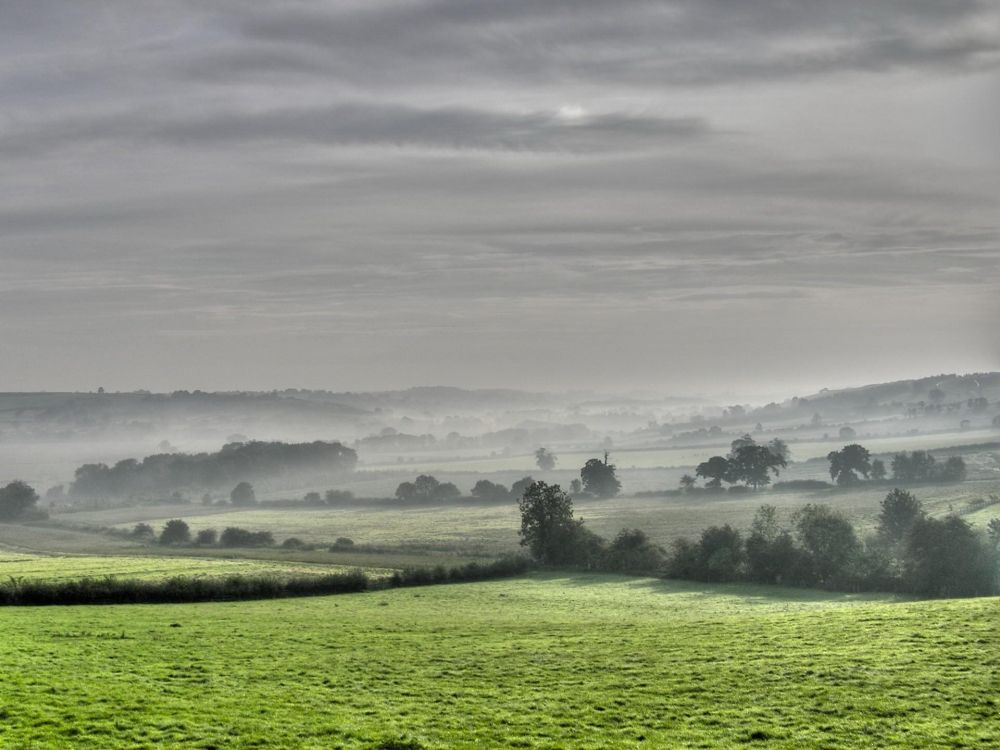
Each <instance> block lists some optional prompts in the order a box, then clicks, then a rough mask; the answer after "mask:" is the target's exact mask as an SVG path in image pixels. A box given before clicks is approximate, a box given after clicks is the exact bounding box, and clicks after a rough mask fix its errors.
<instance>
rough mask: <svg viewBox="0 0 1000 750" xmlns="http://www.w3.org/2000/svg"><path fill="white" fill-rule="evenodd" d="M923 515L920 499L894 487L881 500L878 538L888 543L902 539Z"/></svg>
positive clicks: (894, 542)
mask: <svg viewBox="0 0 1000 750" xmlns="http://www.w3.org/2000/svg"><path fill="white" fill-rule="evenodd" d="M923 516H924V511H923V507H922V506H921V504H920V501H919V500H917V498H915V497H914V496H913V495H912V494H910V493H909V492H906V491H905V490H900V489H894V490H892V492H890V493H889V494H888V495H886V496H885V499H884V500H883V501H882V505H881V509H880V512H879V516H878V535H879V538H880V539H882V540H883V541H885V542H886V543H888V544H890V545H894V544H899V543H900V542H901V541H903V538H904V537H905V536H906V534H907V532H908V531H909V530H910V527H912V526H913V524H914V523H915V522H916V521H917V520H918V519H920V518H922V517H923Z"/></svg>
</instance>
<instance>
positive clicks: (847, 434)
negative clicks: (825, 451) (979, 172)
mask: <svg viewBox="0 0 1000 750" xmlns="http://www.w3.org/2000/svg"><path fill="white" fill-rule="evenodd" d="M837 435H838V436H839V437H840V439H841V440H854V438H856V437H857V436H858V433H857V432H855V430H854V428H853V427H847V426H844V427H841V428H840V430H839V431H838V432H837Z"/></svg>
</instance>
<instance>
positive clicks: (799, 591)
mask: <svg viewBox="0 0 1000 750" xmlns="http://www.w3.org/2000/svg"><path fill="white" fill-rule="evenodd" d="M530 578H531V579H533V580H537V581H551V582H553V583H556V582H558V583H560V584H561V585H564V586H575V587H599V586H607V585H616V586H621V585H622V584H627V585H631V586H632V587H634V588H641V589H643V590H645V591H647V592H649V593H652V594H662V595H663V596H671V595H676V594H683V595H684V596H685V597H692V596H694V597H702V598H705V599H709V598H718V597H720V596H726V597H735V598H737V599H740V600H742V601H744V602H745V603H746V604H750V605H753V604H761V605H763V604H774V603H776V602H781V603H803V604H810V603H831V604H836V603H847V602H887V603H891V602H905V601H913V600H914V597H908V596H904V595H901V594H890V593H881V592H871V591H868V592H860V593H850V592H843V591H823V590H821V589H810V588H797V587H791V586H771V585H766V584H755V583H704V582H701V581H682V580H673V579H663V578H652V577H642V576H630V575H624V574H621V575H619V574H614V573H581V572H578V571H556V570H552V571H540V572H535V573H532V574H531V575H530Z"/></svg>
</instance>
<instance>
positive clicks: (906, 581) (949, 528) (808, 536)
mask: <svg viewBox="0 0 1000 750" xmlns="http://www.w3.org/2000/svg"><path fill="white" fill-rule="evenodd" d="M518 507H519V510H520V513H521V528H520V531H519V534H520V537H521V544H522V545H524V546H525V547H527V548H528V550H529V552H530V553H531V556H532V558H533V559H534V560H536V561H537V562H538V563H540V564H543V565H553V566H567V565H568V566H578V567H583V568H586V569H588V570H607V571H623V572H631V573H642V574H646V575H659V576H664V577H669V578H681V579H690V580H698V581H709V582H715V583H721V582H753V583H769V584H781V585H790V586H807V587H817V588H827V589H834V590H848V591H896V592H907V593H913V594H918V595H921V596H932V597H944V596H985V595H990V594H994V593H998V592H1000V580H998V564H1000V551H998V547H1000V519H993V521H991V522H990V524H989V527H988V532H987V533H986V534H982V533H980V532H978V531H977V530H975V529H973V528H972V527H971V526H970V525H969V524H968V523H967V522H966V521H965V520H964V519H962V518H960V517H959V516H957V515H949V516H947V517H945V518H943V519H938V518H933V517H931V516H929V515H928V514H927V513H926V512H925V511H924V509H923V507H922V506H921V503H920V501H919V500H917V499H916V498H915V497H914V496H913V495H912V494H911V493H909V492H906V491H905V490H901V489H894V490H892V491H891V492H889V493H888V495H886V497H885V499H884V500H883V501H882V503H881V507H880V515H879V519H878V527H877V529H876V531H875V533H873V534H869V535H864V536H863V535H861V534H859V533H858V531H857V530H856V529H855V528H854V526H853V524H852V523H851V522H850V520H849V519H847V518H846V517H845V516H844V515H843V514H841V513H839V512H838V511H836V510H834V509H833V508H831V507H829V506H827V505H818V504H809V505H806V506H805V507H803V508H801V509H799V510H798V511H796V513H795V514H794V515H793V516H792V518H791V523H790V525H784V524H782V523H781V521H780V519H779V517H778V513H777V510H776V509H775V508H774V507H773V506H769V505H764V506H761V508H760V509H759V510H758V511H757V514H756V515H755V517H754V520H753V523H752V525H751V528H750V531H749V533H748V534H743V533H741V532H740V531H738V530H737V529H734V528H733V527H731V526H730V525H728V524H726V525H723V526H712V527H709V528H707V529H705V530H704V531H703V532H702V533H701V535H700V537H699V538H698V539H697V540H691V539H679V540H677V541H676V542H674V544H673V545H672V547H671V549H670V550H665V549H663V548H662V547H660V546H658V545H656V544H653V543H652V542H651V541H650V540H649V538H648V537H647V535H646V534H645V533H644V532H643V531H641V530H639V529H623V530H622V531H621V532H620V533H619V534H618V535H617V536H616V537H615V538H614V539H613V540H611V541H610V542H608V541H607V540H605V539H603V538H601V537H600V536H598V535H597V534H595V533H594V532H592V531H591V530H590V529H588V528H586V526H585V525H584V523H583V521H582V520H580V519H577V518H575V517H574V514H573V501H572V499H571V498H570V496H569V495H567V494H566V493H565V492H564V491H563V490H562V489H561V488H560V487H559V485H548V484H546V483H545V482H535V483H534V484H532V485H531V486H530V487H528V488H527V490H525V493H524V495H523V496H522V497H521V499H520V500H519V503H518Z"/></svg>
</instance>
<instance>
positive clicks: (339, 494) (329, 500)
mask: <svg viewBox="0 0 1000 750" xmlns="http://www.w3.org/2000/svg"><path fill="white" fill-rule="evenodd" d="M324 499H325V500H326V504H327V505H339V504H341V503H349V502H351V501H352V500H353V499H354V493H353V492H348V491H347V490H327V491H326V495H325V496H324Z"/></svg>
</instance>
